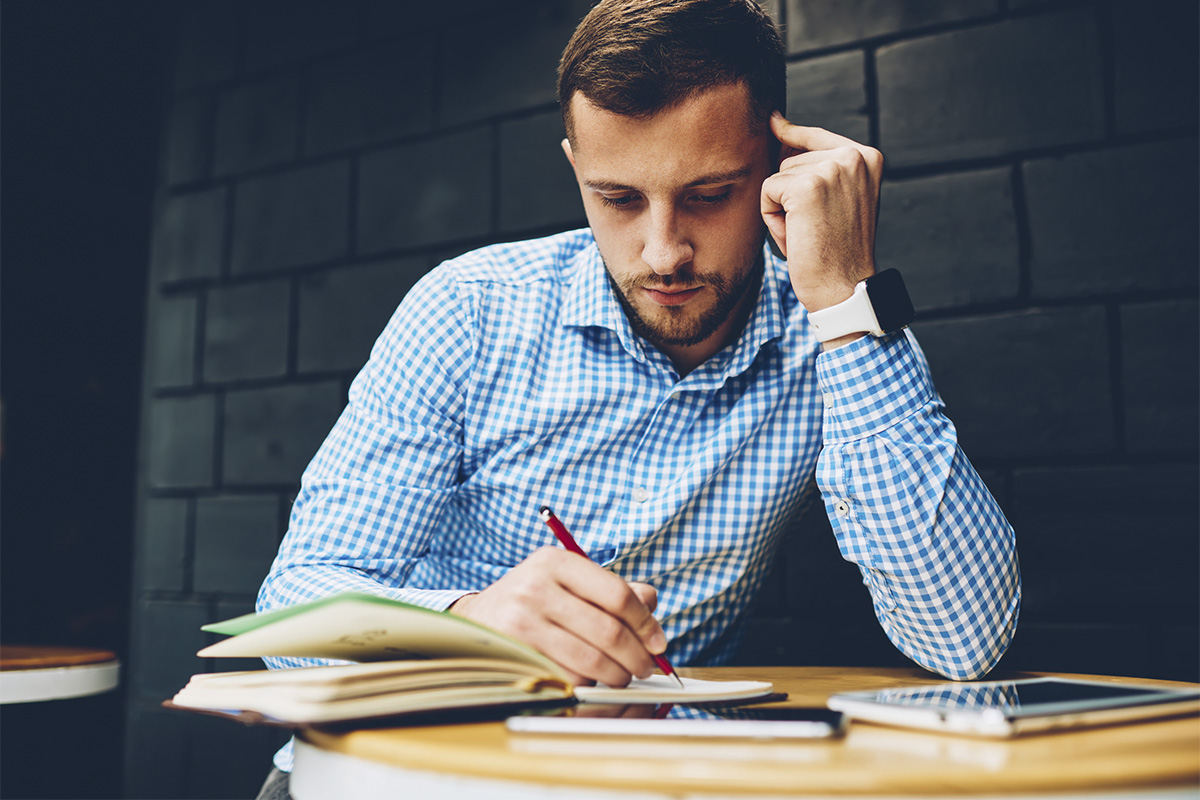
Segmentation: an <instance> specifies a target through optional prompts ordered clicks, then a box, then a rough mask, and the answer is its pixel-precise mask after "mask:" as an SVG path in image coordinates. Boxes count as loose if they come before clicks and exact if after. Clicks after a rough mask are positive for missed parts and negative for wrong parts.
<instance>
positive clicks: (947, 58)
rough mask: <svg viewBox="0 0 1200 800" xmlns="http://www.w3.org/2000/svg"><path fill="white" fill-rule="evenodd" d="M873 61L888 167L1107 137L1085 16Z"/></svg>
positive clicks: (979, 31)
mask: <svg viewBox="0 0 1200 800" xmlns="http://www.w3.org/2000/svg"><path fill="white" fill-rule="evenodd" d="M875 64H876V74H877V78H878V85H879V136H880V142H881V149H882V150H883V152H884V155H885V156H887V157H888V159H889V161H890V163H891V165H892V166H893V167H896V166H907V165H911V164H921V163H930V162H939V161H951V160H955V159H965V158H979V157H984V156H997V155H1002V154H1005V153H1011V152H1014V151H1022V150H1027V149H1031V148H1039V147H1049V146H1051V145H1059V144H1066V143H1070V142H1085V141H1090V140H1093V139H1098V138H1100V137H1101V136H1103V135H1104V91H1103V79H1102V70H1101V63H1100V39H1099V33H1098V31H1097V25H1096V21H1095V19H1094V18H1093V17H1092V14H1091V13H1090V11H1088V10H1086V9H1085V10H1077V11H1068V12H1064V13H1058V14H1047V15H1043V16H1037V17H1027V18H1023V19H1017V20H1011V21H1008V22H1001V23H997V24H994V25H987V26H984V27H980V28H971V29H969V30H962V31H954V32H951V33H943V34H939V35H936V36H928V37H925V38H921V39H915V40H912V41H906V42H899V43H897V44H893V45H888V46H886V47H882V48H880V50H879V53H878V55H877V57H876V60H875Z"/></svg>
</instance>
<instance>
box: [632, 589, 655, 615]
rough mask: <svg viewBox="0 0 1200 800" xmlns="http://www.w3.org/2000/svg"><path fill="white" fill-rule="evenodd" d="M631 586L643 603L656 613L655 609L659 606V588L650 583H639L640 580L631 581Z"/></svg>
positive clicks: (651, 611)
mask: <svg viewBox="0 0 1200 800" xmlns="http://www.w3.org/2000/svg"><path fill="white" fill-rule="evenodd" d="M629 588H630V589H631V590H632V591H633V593H634V594H635V595H637V599H638V600H641V601H642V605H644V606H645V607H646V608H648V609H650V613H651V614H653V613H654V609H656V608H658V590H657V589H655V588H654V587H653V586H651V585H650V584H648V583H639V582H638V581H630V582H629Z"/></svg>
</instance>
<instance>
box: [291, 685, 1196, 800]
mask: <svg viewBox="0 0 1200 800" xmlns="http://www.w3.org/2000/svg"><path fill="white" fill-rule="evenodd" d="M681 672H682V674H684V675H687V676H691V677H697V678H716V679H727V680H769V681H772V682H773V683H774V684H775V686H776V689H777V690H779V691H784V692H787V694H788V698H787V700H785V701H782V702H781V703H780V705H789V706H823V705H824V704H825V700H826V698H827V697H828V696H829V695H830V694H832V693H835V692H841V691H852V690H857V689H873V688H882V687H887V686H893V687H894V686H912V685H917V684H927V683H933V682H936V680H932V679H931V676H930V674H929V673H927V672H923V671H921V670H918V669H902V668H901V669H874V668H850V667H846V668H835V667H771V668H767V667H759V668H733V667H727V668H706V669H699V668H697V669H684V670H681ZM1051 674H1052V673H1019V674H1017V673H1008V674H1005V675H995V676H993V677H994V678H997V679H999V678H1026V677H1040V676H1047V675H1051ZM1065 677H1086V678H1089V679H1093V680H1113V681H1116V680H1123V679H1121V678H1110V677H1103V676H1065ZM1139 682H1143V683H1157V684H1162V685H1170V686H1192V685H1193V684H1180V683H1174V682H1170V681H1139ZM1114 791H1116V792H1119V794H1117V795H1112V796H1113V797H1118V796H1119V797H1122V798H1126V797H1133V796H1138V797H1155V798H1161V797H1195V796H1197V792H1200V718H1197V717H1195V716H1191V717H1183V718H1175V719H1166V720H1161V721H1156V722H1150V723H1144V724H1137V725H1118V726H1111V727H1105V728H1094V729H1089V730H1080V731H1072V732H1066V733H1050V734H1042V735H1034V736H1029V737H1026V738H1020V739H1016V740H1012V741H992V740H981V739H971V738H965V737H958V736H948V735H944V734H938V733H925V732H919V731H909V730H901V729H896V728H887V727H883V726H876V725H871V724H866V723H859V722H856V723H853V724H852V725H851V726H850V728H849V730H848V732H847V734H846V736H845V737H843V738H840V739H832V740H813V741H809V742H797V743H783V742H745V743H741V742H725V743H712V742H697V741H695V740H684V739H676V738H665V739H655V740H654V741H652V742H647V740H645V739H641V740H634V739H624V740H618V741H609V740H605V739H597V738H595V737H583V736H572V737H569V738H565V737H538V736H530V735H527V734H526V735H517V734H510V733H508V731H507V730H506V729H505V727H504V724H503V723H502V722H498V721H489V722H474V723H466V724H450V725H434V726H413V727H402V728H386V729H373V730H356V731H350V732H337V733H335V732H329V731H322V730H306V731H304V732H302V733H301V734H300V735H299V736H298V737H297V745H296V767H295V771H294V772H293V773H292V794H293V796H294V797H295V798H296V800H323V799H324V798H335V797H351V796H353V797H355V798H360V799H361V800H383V799H384V798H400V797H422V798H430V799H431V800H432V799H433V798H438V797H446V798H450V797H471V798H477V797H478V798H482V797H502V798H514V799H515V798H521V800H536V798H547V800H549V798H555V799H556V800H564V799H570V798H581V799H582V798H588V799H589V800H592V799H597V800H598V799H599V798H613V799H614V800H615V799H616V798H623V799H626V800H634V798H636V799H637V800H643V799H644V798H667V797H670V798H680V797H689V798H690V797H694V798H698V799H699V798H704V800H714V799H715V798H733V797H738V798H743V797H806V798H812V797H822V796H826V797H832V796H838V797H846V796H857V797H860V798H862V797H896V796H908V797H924V796H933V795H937V796H943V797H944V796H954V795H972V796H976V797H978V796H980V795H984V796H1004V795H1015V794H1020V795H1022V796H1023V797H1024V798H1029V797H1031V796H1038V795H1041V796H1054V797H1056V798H1060V797H1063V796H1087V797H1095V796H1097V795H1098V794H1100V793H1111V792H1114ZM1101 796H1103V795H1101Z"/></svg>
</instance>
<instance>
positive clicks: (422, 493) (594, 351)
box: [258, 230, 1020, 769]
mask: <svg viewBox="0 0 1200 800" xmlns="http://www.w3.org/2000/svg"><path fill="white" fill-rule="evenodd" d="M764 258H765V273H764V280H763V282H762V289H761V291H760V293H759V297H758V302H757V305H756V306H755V308H754V311H753V313H752V314H751V316H750V319H749V321H748V322H747V324H746V326H745V328H744V330H743V331H742V332H741V335H740V337H739V338H738V339H737V341H736V342H734V343H732V344H730V345H729V346H727V347H726V348H725V349H723V350H721V351H720V352H719V353H717V354H716V355H714V356H713V357H712V358H710V359H709V360H708V361H706V362H704V363H703V364H701V365H700V366H699V367H697V368H696V369H695V370H693V371H692V372H691V373H689V374H688V375H686V376H684V377H683V378H680V376H679V374H678V372H677V371H676V370H675V368H674V367H673V365H672V364H671V362H670V360H669V359H668V358H666V357H665V356H664V355H663V354H662V353H661V352H659V351H658V350H656V349H654V348H653V347H650V346H648V345H647V344H646V342H644V341H643V340H642V339H641V338H639V337H638V336H637V335H636V334H635V333H634V332H633V330H632V329H631V327H630V324H629V321H628V319H627V318H626V316H625V314H624V312H623V311H622V309H621V307H620V305H619V304H618V301H617V298H616V296H615V295H614V293H613V289H612V288H611V286H610V284H609V282H608V280H607V278H606V275H605V269H604V264H603V262H602V260H601V258H600V253H599V251H598V249H597V247H596V244H595V241H594V240H593V238H592V236H591V233H590V231H588V230H578V231H572V232H568V233H563V234H558V235H555V236H550V237H548V238H544V239H538V240H534V241H527V242H520V243H516V244H505V245H496V246H492V247H487V248H484V249H481V250H477V251H475V252H472V253H468V254H466V255H464V256H461V257H459V258H456V259H454V260H452V261H448V262H446V263H445V264H442V265H441V266H439V267H438V268H437V269H435V270H433V271H432V272H430V273H429V274H428V275H426V276H425V277H424V278H423V279H422V280H421V281H420V282H419V283H418V284H417V285H416V287H414V288H413V289H412V290H411V291H410V292H409V294H408V295H407V296H406V297H405V299H404V301H403V302H402V303H401V304H400V307H399V308H398V309H397V311H396V313H395V315H394V316H393V317H392V319H391V321H390V322H389V324H388V326H387V328H386V329H385V330H384V332H383V334H382V335H381V336H380V338H379V340H378V341H377V342H376V344H375V347H374V349H373V351H372V353H371V357H370V360H369V361H368V362H367V364H366V366H365V367H364V368H363V370H362V371H361V372H360V373H359V375H358V377H357V378H356V379H355V381H354V383H353V385H352V386H351V389H350V395H349V403H348V405H347V407H346V409H345V411H344V412H343V414H342V416H341V418H340V419H339V420H338V422H337V424H336V425H335V426H334V428H333V431H332V432H331V433H330V434H329V437H328V438H327V439H326V440H325V443H324V444H323V445H322V446H321V448H320V450H319V451H318V452H317V454H316V456H315V457H314V459H313V461H312V463H311V464H310V465H309V467H308V469H307V470H306V471H305V473H304V476H303V480H302V486H301V490H300V493H299V495H298V497H297V498H296V502H295V505H294V506H293V509H292V515H291V524H290V527H289V530H288V533H287V535H286V537H285V538H284V540H283V543H282V544H281V546H280V549H279V555H278V557H277V558H276V560H275V563H274V565H273V566H272V568H271V571H270V574H269V575H268V576H267V579H266V581H265V582H264V584H263V587H262V591H261V593H260V595H259V602H258V608H259V609H260V610H267V609H271V608H277V607H280V606H286V605H292V604H295V603H298V602H302V601H306V600H312V599H314V598H317V597H321V596H324V595H328V594H332V593H335V592H342V591H361V592H374V593H377V594H382V595H386V596H388V597H392V598H395V599H398V600H403V601H406V602H409V603H415V604H418V605H422V606H426V607H430V608H436V609H444V608H446V607H448V606H449V605H450V604H451V603H452V602H453V601H454V600H456V599H457V598H458V597H460V596H462V595H463V594H465V593H467V592H472V591H478V590H481V589H483V588H484V587H486V586H488V585H489V584H491V583H492V582H494V581H495V580H497V579H498V578H500V577H501V576H502V575H504V574H505V572H507V571H508V570H509V569H511V568H512V567H513V566H515V565H516V564H518V563H519V562H520V561H521V560H522V559H524V558H525V557H527V556H528V555H530V554H531V553H532V552H533V551H534V550H535V549H536V548H538V547H541V546H543V545H547V544H552V543H553V542H554V538H553V535H552V533H551V531H550V530H549V529H548V528H547V527H546V525H544V524H543V523H542V522H541V521H540V520H539V519H538V515H537V511H538V508H539V507H541V506H542V505H549V506H550V507H551V508H553V509H554V510H555V512H556V513H557V514H558V515H559V516H560V517H561V518H562V520H563V521H564V522H565V523H566V525H567V526H568V527H569V528H570V529H571V531H572V533H573V534H574V535H575V537H576V538H577V539H578V541H579V543H580V545H581V546H582V547H583V548H584V549H585V550H586V551H587V552H588V553H589V555H591V556H592V558H594V559H595V560H597V561H599V562H601V563H602V564H604V565H605V566H606V567H607V568H608V569H610V570H612V571H613V572H615V573H616V574H618V575H620V576H621V577H623V578H625V579H627V580H631V581H644V582H646V583H650V584H652V585H654V586H655V587H656V588H657V589H658V592H659V605H658V611H657V615H658V617H659V619H660V621H661V622H662V626H663V629H664V631H665V632H666V634H667V637H668V639H669V641H670V645H669V648H668V651H667V655H668V656H669V658H670V659H671V660H672V661H673V662H674V663H676V664H681V665H687V664H719V663H722V662H723V661H724V660H726V659H727V658H728V657H729V656H730V655H731V653H732V652H733V650H734V649H735V648H736V645H737V639H738V636H737V631H738V630H739V628H740V627H741V626H740V624H739V623H741V622H742V621H743V620H745V618H746V616H747V614H748V612H749V609H750V607H751V605H752V603H753V601H754V598H755V595H756V594H757V592H758V589H759V587H760V585H761V584H762V582H763V579H764V577H765V575H766V573H767V571H768V569H769V568H770V566H771V562H772V557H773V555H774V553H775V551H776V546H777V545H778V543H779V540H780V537H781V535H782V533H783V531H784V529H785V527H786V523H787V521H788V520H789V518H790V517H791V516H793V515H794V514H795V513H796V512H797V511H798V510H799V509H800V508H801V507H803V506H804V505H806V503H808V502H813V501H816V500H817V499H821V500H823V502H824V505H825V510H826V512H827V513H828V515H829V519H830V521H831V522H832V524H833V531H834V534H835V535H836V537H837V542H838V545H839V547H840V548H841V553H842V555H843V556H844V557H845V558H846V559H848V560H850V561H852V562H854V563H855V564H857V565H858V566H859V568H860V569H861V571H862V575H863V582H864V583H865V584H866V586H867V587H868V589H869V590H870V592H871V596H872V598H873V600H874V608H875V613H876V615H877V616H878V618H879V622H880V624H881V625H882V626H883V629H884V630H885V631H886V633H887V635H888V636H889V637H890V638H891V640H892V641H893V642H894V643H895V645H896V647H898V648H899V649H900V650H901V651H903V652H904V653H905V654H906V655H908V656H909V657H910V658H912V659H913V660H914V661H916V662H917V663H919V664H921V665H922V666H924V667H926V668H928V669H931V670H934V671H936V672H939V673H941V674H943V675H946V676H948V677H951V678H959V679H965V678H972V677H976V676H979V675H981V674H983V673H985V672H987V671H988V670H989V669H990V668H991V667H992V666H993V665H994V664H995V663H996V661H997V660H998V659H999V657H1000V656H1001V654H1002V653H1003V652H1004V650H1005V648H1006V647H1007V645H1008V642H1009V639H1010V637H1011V635H1012V632H1013V630H1014V628H1015V626H1016V621H1017V610H1018V606H1019V599H1020V578H1019V573H1018V568H1017V558H1016V551H1015V543H1014V538H1013V532H1012V529H1011V528H1010V527H1009V525H1008V523H1007V521H1006V520H1005V519H1004V516H1003V514H1002V513H1001V511H1000V509H999V508H998V507H997V505H996V503H995V501H994V500H993V499H992V497H991V495H990V494H989V492H988V490H987V488H986V487H985V486H984V484H983V482H982V481H981V480H980V479H979V476H978V475H977V474H976V472H975V470H974V469H973V468H972V467H971V465H970V463H969V462H968V461H967V459H966V457H965V456H964V455H963V453H962V451H961V450H960V449H959V448H958V446H957V442H956V435H955V430H954V426H953V425H952V424H951V422H950V421H949V420H948V419H947V418H946V417H945V416H944V414H943V413H942V405H941V402H940V400H939V398H938V397H937V394H936V393H935V391H934V388H933V385H932V383H931V381H930V377H929V371H928V368H927V366H926V364H925V362H924V358H923V356H922V354H921V352H920V350H919V349H918V347H917V346H916V344H915V342H914V341H913V339H912V338H911V337H910V336H908V335H907V334H905V333H900V334H893V335H889V336H885V337H883V338H880V339H875V338H873V337H870V336H867V337H863V338H861V339H859V340H857V341H855V342H853V343H851V344H849V345H845V346H843V347H840V348H837V349H835V350H831V351H829V352H822V351H821V348H820V345H819V344H818V342H817V341H816V339H815V338H814V337H813V332H812V329H811V328H810V326H809V325H808V323H807V317H806V314H805V312H804V309H803V307H802V306H800V304H799V302H798V301H797V299H796V296H795V294H794V293H793V292H792V290H791V285H790V282H789V280H788V273H787V266H786V264H785V263H783V262H782V261H780V260H779V259H777V258H775V257H774V256H773V255H772V254H771V252H770V250H769V249H767V248H766V247H764ZM814 474H815V476H816V484H814V482H813V480H812V479H813V476H814ZM817 484H819V486H820V492H819V495H818V492H817V491H816V485H817ZM268 663H269V664H270V665H271V666H273V667H287V666H297V665H300V664H304V663H311V662H307V661H302V660H299V659H285V658H275V659H268ZM277 763H279V765H280V766H281V767H282V768H285V769H287V768H290V753H283V752H281V754H280V758H278V759H277Z"/></svg>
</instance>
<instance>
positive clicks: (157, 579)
mask: <svg viewBox="0 0 1200 800" xmlns="http://www.w3.org/2000/svg"><path fill="white" fill-rule="evenodd" d="M187 529H188V501H186V500H183V499H173V498H151V499H148V500H147V501H146V505H145V507H144V510H143V512H142V535H141V539H140V546H139V550H140V552H141V556H142V572H141V575H142V581H141V586H140V589H141V590H142V591H154V590H162V591H171V592H182V591H183V590H184V586H185V584H184V577H185V576H184V570H185V569H186V567H187Z"/></svg>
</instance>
